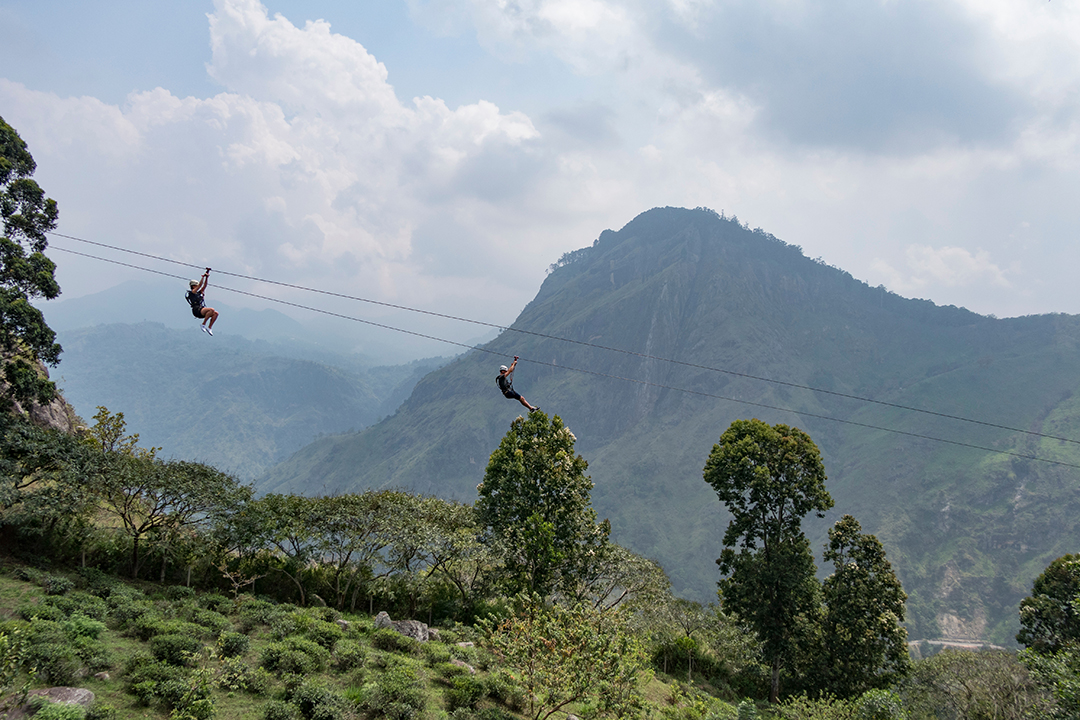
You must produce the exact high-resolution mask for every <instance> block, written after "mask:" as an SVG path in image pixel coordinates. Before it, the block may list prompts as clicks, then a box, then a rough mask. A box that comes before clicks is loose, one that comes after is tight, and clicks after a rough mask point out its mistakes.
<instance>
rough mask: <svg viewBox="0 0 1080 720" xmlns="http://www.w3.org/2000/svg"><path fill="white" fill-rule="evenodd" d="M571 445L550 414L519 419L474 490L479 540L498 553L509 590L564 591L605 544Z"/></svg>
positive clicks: (582, 466)
mask: <svg viewBox="0 0 1080 720" xmlns="http://www.w3.org/2000/svg"><path fill="white" fill-rule="evenodd" d="M575 440H576V438H575V437H574V434H573V433H572V432H570V428H568V427H566V426H565V425H564V424H563V421H562V419H561V418H560V417H559V416H558V415H556V416H554V417H553V418H552V419H551V420H548V417H547V415H545V414H544V413H542V412H533V413H529V417H528V418H520V417H519V418H517V419H516V420H514V422H513V423H512V424H511V425H510V430H509V432H507V433H506V435H505V436H504V437H503V439H502V442H501V443H500V444H499V447H498V448H497V449H496V450H495V452H493V453H492V454H491V459H490V461H489V462H488V466H487V470H486V471H485V473H484V480H483V482H481V483H480V485H479V486H477V491H478V493H479V495H480V497H479V499H478V500H477V501H476V512H477V518H478V520H479V523H480V525H481V527H482V529H483V530H482V532H483V536H484V538H485V540H486V541H487V542H488V543H490V544H492V545H494V546H497V547H498V548H499V549H500V550H501V553H502V554H503V557H504V561H505V568H506V571H507V581H508V584H509V585H510V587H511V589H512V590H514V591H526V592H529V593H537V594H539V595H541V596H547V595H550V594H551V593H553V592H555V591H557V590H561V589H563V588H572V587H573V585H574V584H575V577H576V576H577V575H578V574H579V573H580V572H581V571H582V570H584V568H586V567H587V566H588V565H589V564H590V562H591V561H592V559H593V558H595V557H596V556H597V551H598V550H600V549H601V548H602V547H603V546H604V545H606V544H607V542H608V535H609V534H610V525H609V524H608V522H607V521H606V520H605V521H604V522H603V523H600V524H597V522H596V512H595V511H594V510H593V509H592V505H591V502H592V500H591V495H590V493H591V491H592V481H591V480H589V478H588V476H587V475H585V470H586V469H587V468H588V463H586V462H585V459H584V458H583V457H581V456H580V455H577V454H575V453H574V442H575Z"/></svg>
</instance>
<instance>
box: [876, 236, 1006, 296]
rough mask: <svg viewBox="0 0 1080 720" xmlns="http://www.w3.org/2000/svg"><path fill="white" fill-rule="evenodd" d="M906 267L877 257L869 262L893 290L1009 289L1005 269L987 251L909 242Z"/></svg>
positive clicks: (906, 291)
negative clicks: (936, 288)
mask: <svg viewBox="0 0 1080 720" xmlns="http://www.w3.org/2000/svg"><path fill="white" fill-rule="evenodd" d="M905 254H906V267H905V268H903V269H901V270H898V269H896V268H894V267H892V266H891V265H890V264H889V263H888V262H886V261H885V260H882V259H880V258H878V259H876V260H875V261H874V263H873V268H874V270H875V271H876V272H878V273H880V274H881V275H883V276H885V277H886V278H888V279H889V282H887V283H885V284H886V285H887V286H888V288H889V289H890V290H892V291H894V292H900V293H910V292H919V291H922V290H924V289H926V288H927V287H933V286H938V287H947V288H952V287H968V286H971V285H976V284H979V285H989V286H992V287H995V288H1009V287H1011V283H1010V282H1009V280H1008V278H1007V277H1006V272H1005V271H1004V270H1002V269H1001V268H1000V267H998V266H997V265H996V264H995V263H994V262H993V261H992V260H991V259H990V255H989V253H987V252H986V251H984V250H977V251H975V253H972V252H971V251H969V250H967V249H966V248H960V247H950V246H948V245H946V246H943V247H939V248H935V247H931V246H930V245H910V246H908V248H907V250H906V253H905Z"/></svg>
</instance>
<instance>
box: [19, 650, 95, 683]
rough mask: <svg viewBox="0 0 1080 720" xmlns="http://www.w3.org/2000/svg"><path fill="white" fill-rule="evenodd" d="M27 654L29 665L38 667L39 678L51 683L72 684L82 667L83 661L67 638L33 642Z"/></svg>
mask: <svg viewBox="0 0 1080 720" xmlns="http://www.w3.org/2000/svg"><path fill="white" fill-rule="evenodd" d="M26 654H27V667H36V668H37V676H38V679H39V680H43V681H45V682H47V683H49V684H51V685H70V684H71V683H73V682H74V681H75V677H76V675H78V673H79V670H80V669H82V661H81V660H80V659H79V656H78V655H76V654H75V649H74V648H73V647H72V646H71V645H70V644H69V643H68V642H67V641H66V640H65V641H62V642H51V641H50V642H32V644H30V645H29V646H28V648H27V653H26Z"/></svg>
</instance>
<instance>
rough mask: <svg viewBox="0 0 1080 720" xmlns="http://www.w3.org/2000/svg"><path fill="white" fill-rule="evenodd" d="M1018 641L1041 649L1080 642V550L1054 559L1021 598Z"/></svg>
mask: <svg viewBox="0 0 1080 720" xmlns="http://www.w3.org/2000/svg"><path fill="white" fill-rule="evenodd" d="M1016 641H1017V642H1019V643H1020V644H1022V645H1024V646H1025V647H1029V648H1031V649H1032V650H1034V651H1036V652H1040V653H1053V652H1056V651H1058V650H1060V649H1061V648H1063V647H1065V646H1067V645H1070V644H1072V645H1077V644H1080V554H1076V555H1062V556H1061V557H1059V558H1058V559H1057V560H1055V561H1054V562H1052V563H1050V565H1048V566H1047V568H1046V569H1045V570H1043V571H1042V574H1040V575H1039V577H1037V578H1035V582H1034V584H1033V585H1032V588H1031V595H1030V596H1028V597H1026V598H1024V599H1023V600H1022V601H1021V602H1020V632H1019V633H1017V635H1016Z"/></svg>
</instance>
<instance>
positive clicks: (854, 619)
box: [822, 515, 911, 697]
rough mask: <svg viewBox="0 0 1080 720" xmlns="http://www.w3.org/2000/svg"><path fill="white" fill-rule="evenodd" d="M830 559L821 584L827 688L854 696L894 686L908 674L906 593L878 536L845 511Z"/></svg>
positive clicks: (831, 542)
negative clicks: (865, 531)
mask: <svg viewBox="0 0 1080 720" xmlns="http://www.w3.org/2000/svg"><path fill="white" fill-rule="evenodd" d="M825 560H826V562H829V561H831V562H832V563H833V573H832V574H831V575H830V576H829V577H827V578H825V581H824V582H823V583H822V586H823V588H822V589H823V595H824V598H825V607H826V611H825V618H824V626H823V628H822V641H823V644H824V650H825V652H824V653H823V658H824V660H825V664H824V668H825V671H826V686H827V687H828V689H829V690H830V691H831V692H832V693H834V694H836V695H838V696H840V697H853V696H856V695H860V694H862V693H863V692H865V691H866V690H870V689H872V688H883V687H887V686H889V685H891V684H892V683H893V682H894V681H895V680H896V679H897V677H899V676H901V675H903V674H904V673H906V672H907V670H908V669H909V667H910V664H911V661H910V659H909V656H908V649H907V631H906V630H904V628H902V627H901V626H900V623H901V622H903V621H904V602H905V601H906V600H907V595H906V594H905V593H904V590H903V588H902V587H901V586H900V581H899V580H897V579H896V574H895V573H894V572H893V570H892V566H891V565H890V564H889V561H888V560H887V559H886V558H885V549H884V548H883V547H882V545H881V542H880V541H879V540H878V539H877V538H876V537H874V536H873V535H864V534H863V533H862V527H861V526H860V525H859V522H858V521H857V520H856V519H855V518H853V517H851V516H850V515H845V516H844V517H843V518H841V519H840V520H839V521H837V523H836V524H835V525H833V526H832V527H831V528H830V529H829V544H828V546H827V547H826V550H825Z"/></svg>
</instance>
